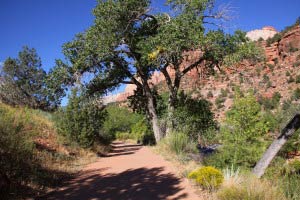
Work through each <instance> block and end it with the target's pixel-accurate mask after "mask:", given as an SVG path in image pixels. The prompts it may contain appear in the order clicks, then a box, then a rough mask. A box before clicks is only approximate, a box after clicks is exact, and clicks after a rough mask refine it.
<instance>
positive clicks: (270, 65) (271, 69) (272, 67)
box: [268, 59, 278, 71]
mask: <svg viewBox="0 0 300 200" xmlns="http://www.w3.org/2000/svg"><path fill="white" fill-rule="evenodd" d="M277 63H278V59H277ZM277 63H276V62H275V64H277ZM268 67H269V69H270V71H274V68H275V66H274V65H272V64H268Z"/></svg>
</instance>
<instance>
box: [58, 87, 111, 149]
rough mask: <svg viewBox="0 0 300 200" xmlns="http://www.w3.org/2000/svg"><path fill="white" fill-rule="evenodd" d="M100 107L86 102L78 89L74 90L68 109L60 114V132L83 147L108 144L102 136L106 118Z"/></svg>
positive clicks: (62, 110)
mask: <svg viewBox="0 0 300 200" xmlns="http://www.w3.org/2000/svg"><path fill="white" fill-rule="evenodd" d="M100 106H101V105H98V104H96V103H94V102H91V101H87V100H85V99H84V97H83V96H81V95H80V94H78V90H77V89H75V90H73V91H72V95H71V96H70V98H69V103H68V105H67V106H66V108H65V109H61V110H60V111H59V112H58V116H57V119H56V125H57V127H58V132H59V133H60V134H62V135H64V136H66V137H67V138H69V140H71V141H74V142H76V143H78V144H79V145H81V146H83V147H90V146H92V145H93V144H94V143H95V142H96V141H102V142H106V141H104V139H106V138H103V137H101V135H100V130H101V127H102V125H103V121H104V118H105V116H106V114H105V112H103V109H102V108H101V107H100Z"/></svg>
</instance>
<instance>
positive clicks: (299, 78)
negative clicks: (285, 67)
mask: <svg viewBox="0 0 300 200" xmlns="http://www.w3.org/2000/svg"><path fill="white" fill-rule="evenodd" d="M296 83H300V75H297V76H296Z"/></svg>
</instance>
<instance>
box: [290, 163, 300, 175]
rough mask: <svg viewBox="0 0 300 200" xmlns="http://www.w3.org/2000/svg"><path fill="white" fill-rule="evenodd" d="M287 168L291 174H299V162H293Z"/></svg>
mask: <svg viewBox="0 0 300 200" xmlns="http://www.w3.org/2000/svg"><path fill="white" fill-rule="evenodd" d="M289 167H290V169H291V172H292V173H295V174H299V173H300V161H299V160H293V161H291V162H290V163H289Z"/></svg>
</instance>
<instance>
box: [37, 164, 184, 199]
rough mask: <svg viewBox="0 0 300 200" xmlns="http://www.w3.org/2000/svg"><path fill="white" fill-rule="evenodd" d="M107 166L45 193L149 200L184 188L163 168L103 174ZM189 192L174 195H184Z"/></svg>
mask: <svg viewBox="0 0 300 200" xmlns="http://www.w3.org/2000/svg"><path fill="white" fill-rule="evenodd" d="M101 171H103V170H96V171H89V172H88V173H87V174H86V175H84V177H81V178H80V182H74V183H72V182H71V184H70V185H69V186H68V187H67V188H65V189H64V190H62V191H57V192H53V193H50V194H48V195H47V196H44V197H42V198H40V199H41V200H42V199H48V200H59V199H66V200H69V199H70V200H71V199H72V200H100V199H101V200H119V199H124V200H125V199H126V200H141V199H143V200H147V199H149V200H150V199H151V200H153V199H166V198H167V197H170V196H172V195H176V194H177V193H178V192H180V191H181V190H182V188H180V187H178V184H179V182H180V180H179V179H178V178H177V177H175V176H174V175H173V174H170V173H167V174H163V173H161V172H162V171H163V168H162V167H160V168H151V169H147V168H138V169H131V170H127V171H124V172H122V173H120V174H105V175H103V174H101ZM184 197H186V194H181V195H180V196H177V197H174V199H181V198H184Z"/></svg>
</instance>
